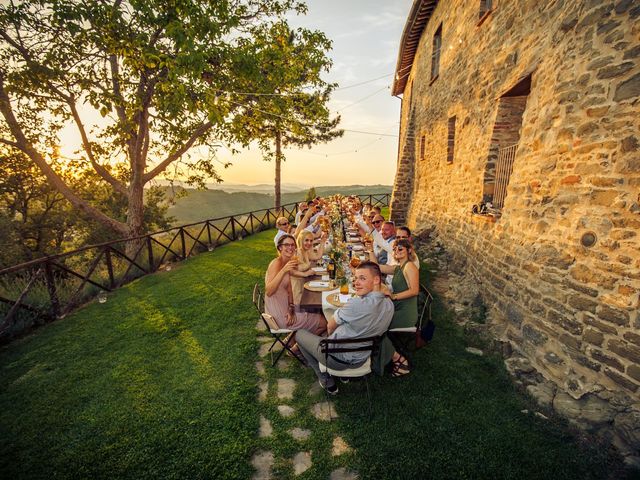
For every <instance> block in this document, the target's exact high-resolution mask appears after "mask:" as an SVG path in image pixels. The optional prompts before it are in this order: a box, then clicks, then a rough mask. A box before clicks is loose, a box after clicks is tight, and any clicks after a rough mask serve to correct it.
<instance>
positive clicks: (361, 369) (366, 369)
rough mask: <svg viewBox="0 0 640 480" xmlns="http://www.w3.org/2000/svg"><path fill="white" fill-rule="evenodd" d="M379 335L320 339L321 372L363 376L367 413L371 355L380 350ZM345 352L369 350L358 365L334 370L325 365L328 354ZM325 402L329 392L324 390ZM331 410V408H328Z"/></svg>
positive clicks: (352, 376) (353, 376) (319, 364)
mask: <svg viewBox="0 0 640 480" xmlns="http://www.w3.org/2000/svg"><path fill="white" fill-rule="evenodd" d="M381 341H382V337H381V336H375V337H363V338H343V339H333V338H325V339H323V340H321V341H320V352H322V353H323V354H324V363H323V362H319V363H318V367H319V368H320V371H321V372H322V373H328V374H329V375H331V376H332V377H339V378H348V379H355V378H364V380H365V383H366V386H367V399H368V401H369V414H371V394H370V393H369V375H371V371H372V370H371V357H373V356H375V355H376V354H377V353H378V351H379V350H380V342H381ZM346 352H370V355H369V357H368V358H367V360H366V361H365V362H364V363H363V364H362V365H360V366H358V367H352V368H346V369H344V370H335V369H332V368H328V367H327V363H328V359H329V356H333V354H336V353H346ZM325 395H326V397H327V403H329V393H328V392H327V391H326V390H325ZM329 412H331V410H329Z"/></svg>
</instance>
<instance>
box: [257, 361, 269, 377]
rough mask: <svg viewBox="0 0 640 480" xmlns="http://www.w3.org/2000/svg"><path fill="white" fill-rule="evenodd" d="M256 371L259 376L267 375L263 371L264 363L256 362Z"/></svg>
mask: <svg viewBox="0 0 640 480" xmlns="http://www.w3.org/2000/svg"><path fill="white" fill-rule="evenodd" d="M256 370H257V371H258V374H260V375H265V374H266V373H267V372H266V371H265V369H264V363H262V362H256Z"/></svg>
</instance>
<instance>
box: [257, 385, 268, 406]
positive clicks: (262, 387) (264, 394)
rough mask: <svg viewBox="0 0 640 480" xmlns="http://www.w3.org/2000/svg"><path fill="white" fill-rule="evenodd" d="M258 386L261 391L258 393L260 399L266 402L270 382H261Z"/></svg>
mask: <svg viewBox="0 0 640 480" xmlns="http://www.w3.org/2000/svg"><path fill="white" fill-rule="evenodd" d="M258 388H259V389H260V393H258V400H260V401H261V402H264V401H265V400H266V399H267V395H268V394H269V383H268V382H260V383H259V384H258Z"/></svg>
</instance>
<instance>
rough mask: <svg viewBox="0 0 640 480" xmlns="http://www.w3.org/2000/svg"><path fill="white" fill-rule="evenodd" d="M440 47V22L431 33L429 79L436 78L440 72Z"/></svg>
mask: <svg viewBox="0 0 640 480" xmlns="http://www.w3.org/2000/svg"><path fill="white" fill-rule="evenodd" d="M441 48H442V24H440V26H439V27H438V29H437V30H436V33H434V34H433V48H432V53H431V81H432V82H433V81H434V80H435V79H436V78H438V74H439V73H440V50H441Z"/></svg>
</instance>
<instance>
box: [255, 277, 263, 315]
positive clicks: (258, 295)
mask: <svg viewBox="0 0 640 480" xmlns="http://www.w3.org/2000/svg"><path fill="white" fill-rule="evenodd" d="M253 305H254V306H255V307H256V310H258V314H259V315H262V314H263V313H264V298H263V297H262V292H261V291H260V284H258V283H256V284H255V286H254V287H253Z"/></svg>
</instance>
